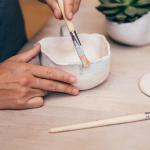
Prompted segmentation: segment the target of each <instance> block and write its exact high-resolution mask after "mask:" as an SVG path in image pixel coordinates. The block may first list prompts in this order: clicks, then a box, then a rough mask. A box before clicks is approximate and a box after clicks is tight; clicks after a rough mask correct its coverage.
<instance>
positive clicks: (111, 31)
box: [106, 12, 150, 46]
mask: <svg viewBox="0 0 150 150" xmlns="http://www.w3.org/2000/svg"><path fill="white" fill-rule="evenodd" d="M106 30H107V33H108V35H109V36H110V37H111V38H112V39H114V40H115V41H117V42H120V43H123V44H127V45H132V46H142V45H146V44H148V43H150V12H149V13H148V14H146V15H144V16H142V17H141V18H139V19H138V20H136V21H134V22H132V23H122V24H118V23H116V22H112V21H109V20H106Z"/></svg>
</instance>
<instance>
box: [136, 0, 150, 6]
mask: <svg viewBox="0 0 150 150" xmlns="http://www.w3.org/2000/svg"><path fill="white" fill-rule="evenodd" d="M146 5H150V0H139V1H138V2H137V3H136V4H135V5H134V6H146Z"/></svg>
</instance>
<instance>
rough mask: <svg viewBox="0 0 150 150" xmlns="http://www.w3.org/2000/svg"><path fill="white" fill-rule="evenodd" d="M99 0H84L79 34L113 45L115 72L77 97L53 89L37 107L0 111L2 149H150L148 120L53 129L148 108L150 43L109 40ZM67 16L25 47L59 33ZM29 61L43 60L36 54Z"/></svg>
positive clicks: (49, 24)
mask: <svg viewBox="0 0 150 150" xmlns="http://www.w3.org/2000/svg"><path fill="white" fill-rule="evenodd" d="M97 4H98V2H97V0H92V1H90V0H83V1H82V5H81V9H80V11H79V13H78V14H77V15H76V16H75V17H74V23H75V27H76V30H77V31H78V33H82V32H83V33H99V34H103V35H105V36H106V38H107V40H108V41H109V43H110V46H111V53H112V56H111V71H110V75H109V77H108V79H107V80H106V81H105V82H104V83H102V84H101V85H99V86H97V87H95V88H93V89H91V90H87V91H81V92H80V93H79V95H78V96H71V95H68V94H61V93H49V94H48V95H47V96H46V97H45V98H44V106H43V107H41V108H37V109H26V110H1V111H0V150H133V149H134V150H149V149H150V138H149V136H150V120H147V121H141V122H135V123H129V124H122V125H114V126H105V127H98V128H92V129H85V130H78V131H72V132H64V133H58V134H49V133H48V129H50V128H52V127H58V126H64V125H70V124H75V123H81V122H87V121H94V120H99V119H105V118H110V117H117V116H121V115H127V114H134V113H139V112H146V111H150V98H149V97H148V96H146V95H144V94H143V93H141V92H140V90H139V88H138V80H139V78H140V77H141V76H142V75H143V74H145V73H147V72H148V71H150V65H149V64H150V45H147V46H144V47H129V46H124V45H120V44H117V43H114V42H113V41H111V40H110V39H109V38H108V37H107V35H106V30H105V17H104V16H103V15H102V14H101V13H99V12H98V11H96V9H95V8H94V6H96V5H97ZM63 24H64V22H63V21H61V22H60V21H58V20H55V19H54V18H53V19H50V20H49V21H48V22H47V24H46V25H45V26H44V27H43V28H42V29H41V30H40V31H39V32H38V33H37V34H36V35H35V37H34V38H33V39H32V40H31V41H29V42H28V43H27V44H26V45H25V46H24V47H23V48H22V50H21V52H22V51H25V50H27V49H29V48H31V47H32V45H33V44H34V43H35V42H37V41H39V40H40V39H42V38H44V37H47V36H59V29H60V27H61V26H62V25H63ZM31 63H34V64H39V60H38V58H36V59H34V60H33V61H31Z"/></svg>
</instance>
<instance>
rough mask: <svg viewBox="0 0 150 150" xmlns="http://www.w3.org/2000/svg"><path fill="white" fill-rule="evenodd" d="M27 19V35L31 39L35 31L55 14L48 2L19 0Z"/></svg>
mask: <svg viewBox="0 0 150 150" xmlns="http://www.w3.org/2000/svg"><path fill="white" fill-rule="evenodd" d="M19 2H20V5H21V9H22V13H23V16H24V20H25V27H26V35H27V38H28V40H30V39H31V38H32V37H33V36H34V35H35V33H36V32H37V31H38V30H39V29H40V28H41V27H42V26H43V25H44V24H45V23H46V21H47V20H48V19H49V18H50V17H52V16H53V13H52V11H51V10H50V8H49V7H48V6H47V5H46V4H42V3H40V2H39V1H38V0H19Z"/></svg>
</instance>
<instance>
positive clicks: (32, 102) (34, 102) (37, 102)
mask: <svg viewBox="0 0 150 150" xmlns="http://www.w3.org/2000/svg"><path fill="white" fill-rule="evenodd" d="M41 106H43V98H42V97H34V98H31V99H29V100H28V101H27V102H26V103H25V105H24V108H37V107H41Z"/></svg>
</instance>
